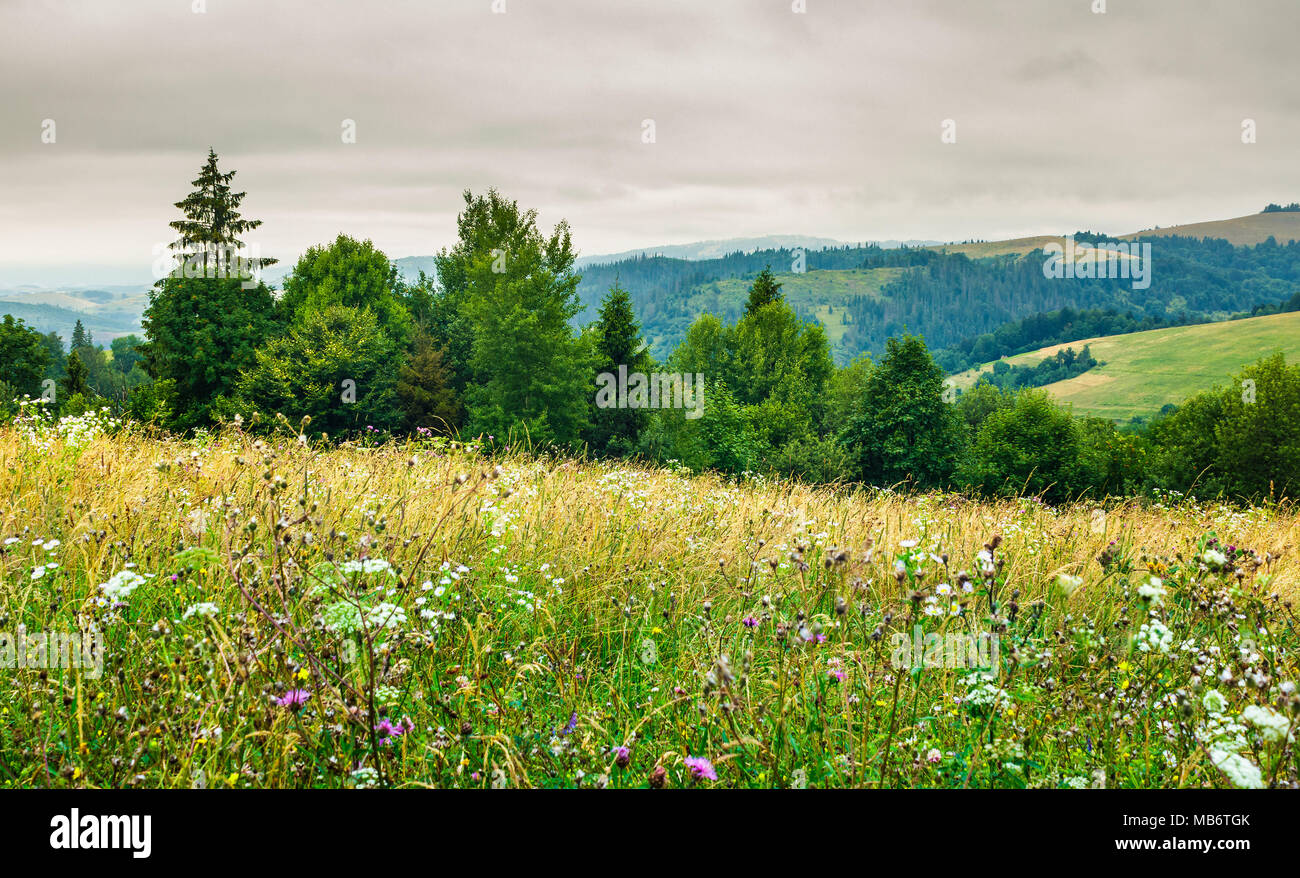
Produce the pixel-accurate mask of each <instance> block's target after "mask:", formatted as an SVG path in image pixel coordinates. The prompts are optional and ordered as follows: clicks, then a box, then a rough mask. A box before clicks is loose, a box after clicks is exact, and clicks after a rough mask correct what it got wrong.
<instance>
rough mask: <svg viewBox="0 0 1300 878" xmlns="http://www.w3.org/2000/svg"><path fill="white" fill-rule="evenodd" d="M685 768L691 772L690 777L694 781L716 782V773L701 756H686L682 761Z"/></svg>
mask: <svg viewBox="0 0 1300 878" xmlns="http://www.w3.org/2000/svg"><path fill="white" fill-rule="evenodd" d="M682 761H683V762H685V763H686V767H687V768H689V769H690V770H691V777H693V778H694V779H695V780H701V779H703V780H717V779H718V773H717V772H716V771H715V770H714V769H713V763H712V762H710V761H709V760H707V759H705V758H704V757H703V756H687V757H686V758H685V759H683V760H682Z"/></svg>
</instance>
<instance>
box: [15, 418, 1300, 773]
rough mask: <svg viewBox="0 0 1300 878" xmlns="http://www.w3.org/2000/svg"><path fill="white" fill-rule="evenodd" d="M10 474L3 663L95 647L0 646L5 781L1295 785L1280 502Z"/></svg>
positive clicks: (149, 464) (115, 441) (458, 467)
mask: <svg viewBox="0 0 1300 878" xmlns="http://www.w3.org/2000/svg"><path fill="white" fill-rule="evenodd" d="M0 493H2V495H3V497H4V500H5V505H4V508H3V511H2V512H0V540H2V541H3V543H4V544H3V547H2V548H3V554H2V555H0V571H2V572H3V585H2V586H0V599H2V605H3V609H2V610H0V632H3V633H4V634H5V635H6V636H7V637H8V640H7V641H4V642H8V643H9V644H10V652H9V656H10V659H11V660H10V661H9V664H10V665H11V666H12V665H15V664H17V665H23V664H24V662H23V661H21V660H18V657H16V656H15V654H14V644H15V643H16V642H17V637H18V634H19V632H20V630H21V632H22V636H23V637H24V638H25V639H26V641H27V642H30V639H31V637H32V636H33V635H36V634H39V633H42V632H44V633H52V632H75V631H88V632H92V633H95V634H96V636H98V637H100V638H102V642H103V644H104V654H103V655H102V657H101V656H96V658H102V673H99V672H97V671H96V670H95V669H94V668H91V667H85V668H81V669H75V668H58V667H54V668H45V669H40V668H33V667H26V668H22V667H19V668H14V669H12V670H0V784H3V785H8V786H103V787H110V786H111V787H117V786H142V787H176V786H209V787H215V786H255V787H288V786H330V787H366V786H378V785H392V786H425V785H429V786H458V787H477V786H497V787H502V786H509V787H525V786H534V787H536V786H573V785H582V786H610V787H635V786H682V785H698V786H752V787H788V786H866V787H876V786H888V787H898V786H1017V787H1024V786H1030V787H1033V786H1085V785H1101V784H1105V785H1109V786H1140V787H1152V786H1201V785H1233V784H1235V785H1239V786H1253V785H1268V784H1274V785H1291V786H1294V785H1295V784H1296V782H1297V768H1298V766H1300V763H1298V761H1297V757H1296V751H1295V747H1294V744H1293V741H1292V738H1293V736H1294V730H1295V727H1296V725H1297V716H1298V714H1297V704H1298V702H1297V697H1296V694H1295V691H1294V683H1295V681H1296V679H1297V653H1296V647H1297V642H1296V627H1295V626H1296V617H1295V614H1294V612H1293V609H1292V606H1291V603H1290V599H1291V597H1292V596H1293V595H1294V594H1295V592H1296V589H1297V581H1298V580H1297V577H1298V576H1300V573H1297V568H1296V565H1295V563H1294V559H1293V554H1294V553H1293V551H1292V547H1293V546H1294V545H1295V544H1296V543H1297V537H1298V536H1300V531H1298V525H1300V518H1298V516H1297V511H1296V509H1295V508H1294V507H1292V506H1282V507H1269V508H1264V507H1255V508H1233V507H1226V506H1217V505H1216V506H1207V505H1203V504H1197V503H1195V502H1191V501H1187V500H1183V499H1181V498H1168V499H1166V500H1165V501H1163V502H1158V503H1148V502H1138V501H1124V502H1115V503H1112V504H1108V505H1106V506H1104V507H1102V506H1098V505H1096V504H1088V505H1080V506H1071V507H1065V508H1050V507H1047V506H1045V505H1043V504H1041V503H1039V502H1037V501H1035V500H1033V499H1031V498H1024V499H1018V500H1009V501H1002V502H982V501H976V500H972V499H968V498H963V497H960V496H953V495H941V494H925V495H919V496H916V495H911V496H908V495H902V494H897V493H893V492H891V491H888V490H874V489H872V490H862V489H857V490H854V489H849V488H841V489H814V488H809V487H806V486H802V485H799V484H793V483H788V482H777V481H767V480H763V479H754V480H749V481H745V482H743V483H734V482H729V481H726V480H724V479H721V478H718V477H714V476H707V475H706V476H691V475H689V474H686V473H683V472H677V471H672V470H667V469H653V468H647V467H639V466H635V465H630V464H626V463H616V464H606V463H598V462H582V461H574V460H568V459H562V458H553V457H548V456H544V455H543V456H530V455H524V454H519V453H506V454H498V455H495V456H492V457H491V458H489V457H487V456H485V455H484V454H483V453H482V452H481V451H480V450H478V449H475V448H474V447H473V446H472V445H471V446H464V445H451V444H448V443H445V442H418V443H417V442H412V443H406V444H395V443H389V444H383V445H379V446H377V447H359V446H348V445H344V446H341V447H331V448H326V447H319V446H316V445H313V444H312V443H309V442H306V441H305V440H303V441H300V440H299V439H298V437H296V436H292V435H290V436H285V437H283V438H279V439H276V440H273V441H272V440H262V439H257V438H256V437H254V436H251V435H248V434H245V433H241V432H239V431H228V432H225V433H223V434H221V435H219V436H212V435H201V436H199V437H198V438H195V439H190V440H181V439H177V438H169V437H154V436H147V435H144V434H142V433H139V432H136V431H131V430H123V431H117V432H116V433H115V435H101V434H97V433H96V432H95V431H82V432H80V433H79V434H78V435H77V436H76V437H75V440H74V439H65V438H61V437H59V436H57V435H55V436H45V437H35V436H31V435H27V434H24V433H23V432H22V431H20V430H17V429H14V428H4V429H0ZM51 565H53V566H51ZM963 574H964V575H963ZM1153 578H1154V579H1153ZM918 630H919V632H920V633H919V634H917V633H916V632H917V631H918ZM957 632H961V633H963V634H969V635H972V636H973V638H974V640H972V642H980V643H982V644H983V645H984V646H988V644H989V643H990V642H996V645H997V649H998V652H997V660H996V662H995V663H994V664H993V665H992V666H991V667H979V666H972V664H974V665H978V662H976V661H973V660H959V661H956V662H955V663H954V662H951V661H949V662H947V664H956V665H957V666H955V667H929V666H925V664H926V663H925V662H924V661H923V660H922V657H917V661H916V662H915V663H913V661H912V657H911V655H910V653H909V654H908V656H906V657H904V658H902V659H900V654H899V650H900V649H901V648H902V645H903V644H904V643H906V644H907V645H908V648H910V647H911V646H912V645H914V644H915V643H916V642H917V638H920V640H921V642H922V643H924V642H925V641H924V637H925V635H927V634H952V633H957ZM1166 632H1167V634H1166ZM895 635H901V636H900V637H895ZM0 645H3V643H2V642H0ZM2 658H4V653H3V650H0V659H2ZM968 658H969V657H968ZM941 663H942V662H941ZM26 664H27V665H28V666H30V665H32V664H33V662H31V661H27V662H26ZM47 664H50V662H47ZM86 664H89V663H86ZM916 665H920V666H919V667H918V666H916Z"/></svg>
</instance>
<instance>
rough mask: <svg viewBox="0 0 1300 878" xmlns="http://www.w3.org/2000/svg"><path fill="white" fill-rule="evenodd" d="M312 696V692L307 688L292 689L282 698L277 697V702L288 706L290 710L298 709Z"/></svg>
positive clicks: (282, 705)
mask: <svg viewBox="0 0 1300 878" xmlns="http://www.w3.org/2000/svg"><path fill="white" fill-rule="evenodd" d="M310 697H311V693H310V692H308V691H307V690H306V689H290V690H289V691H288V692H286V693H284V695H282V696H281V697H280V698H278V699H276V702H275V703H276V704H278V705H280V706H281V707H287V708H289V709H290V710H298V709H299V708H301V707H302V706H303V705H304V704H306V703H307V699H308V698H310Z"/></svg>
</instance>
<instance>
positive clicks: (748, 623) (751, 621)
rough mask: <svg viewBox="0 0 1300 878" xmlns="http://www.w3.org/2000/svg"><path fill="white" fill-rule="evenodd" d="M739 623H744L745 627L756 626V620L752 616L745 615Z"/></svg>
mask: <svg viewBox="0 0 1300 878" xmlns="http://www.w3.org/2000/svg"><path fill="white" fill-rule="evenodd" d="M740 624H742V625H744V626H745V627H746V628H757V627H758V620H757V619H755V618H754V617H753V616H746V617H745V618H744V619H741V620H740Z"/></svg>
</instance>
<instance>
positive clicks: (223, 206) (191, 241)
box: [169, 148, 276, 269]
mask: <svg viewBox="0 0 1300 878" xmlns="http://www.w3.org/2000/svg"><path fill="white" fill-rule="evenodd" d="M235 173H236V172H235V171H226V172H223V171H221V169H220V168H219V167H218V166H217V153H216V151H215V150H213V149H211V148H209V149H208V160H207V161H206V162H205V163H204V164H203V167H202V168H200V169H199V176H198V178H197V179H195V180H194V181H193V182H191V184H190V185H191V186H193V187H194V191H192V192H191V193H190V194H189V195H187V196H185V198H183V199H182V200H180V201H178V202H176V205H175V206H176V207H177V208H178V209H179V210H180V211H181V212H182V213H183V214H185V216H184V218H183V219H179V220H176V221H175V222H172V223H170V224H169V225H170V226H171V227H172V228H173V229H175V230H176V232H177V233H178V234H179V235H180V239H179V240H177V241H176V242H174V243H173V244H172V245H171V247H172V249H173V250H175V251H176V252H177V253H178V254H180V255H181V256H182V257H184V256H186V255H191V254H194V255H201V257H202V262H203V266H204V268H205V269H206V268H207V266H208V259H209V256H210V255H211V254H212V253H213V251H215V250H217V249H218V248H222V247H230V248H234V249H238V248H240V247H242V246H244V242H243V241H241V240H239V236H240V235H242V234H244V233H245V232H249V231H252V230H253V229H256V228H257V227H258V226H260V225H261V224H262V221H261V220H246V219H244V218H243V216H242V215H241V214H240V212H239V205H240V203H241V202H242V201H243V200H244V196H245V195H247V194H248V193H247V192H232V191H231V189H230V181H231V180H233V179H234V178H235ZM275 262H276V260H274V259H260V260H259V263H260V264H261V265H264V266H265V265H274V264H275Z"/></svg>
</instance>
